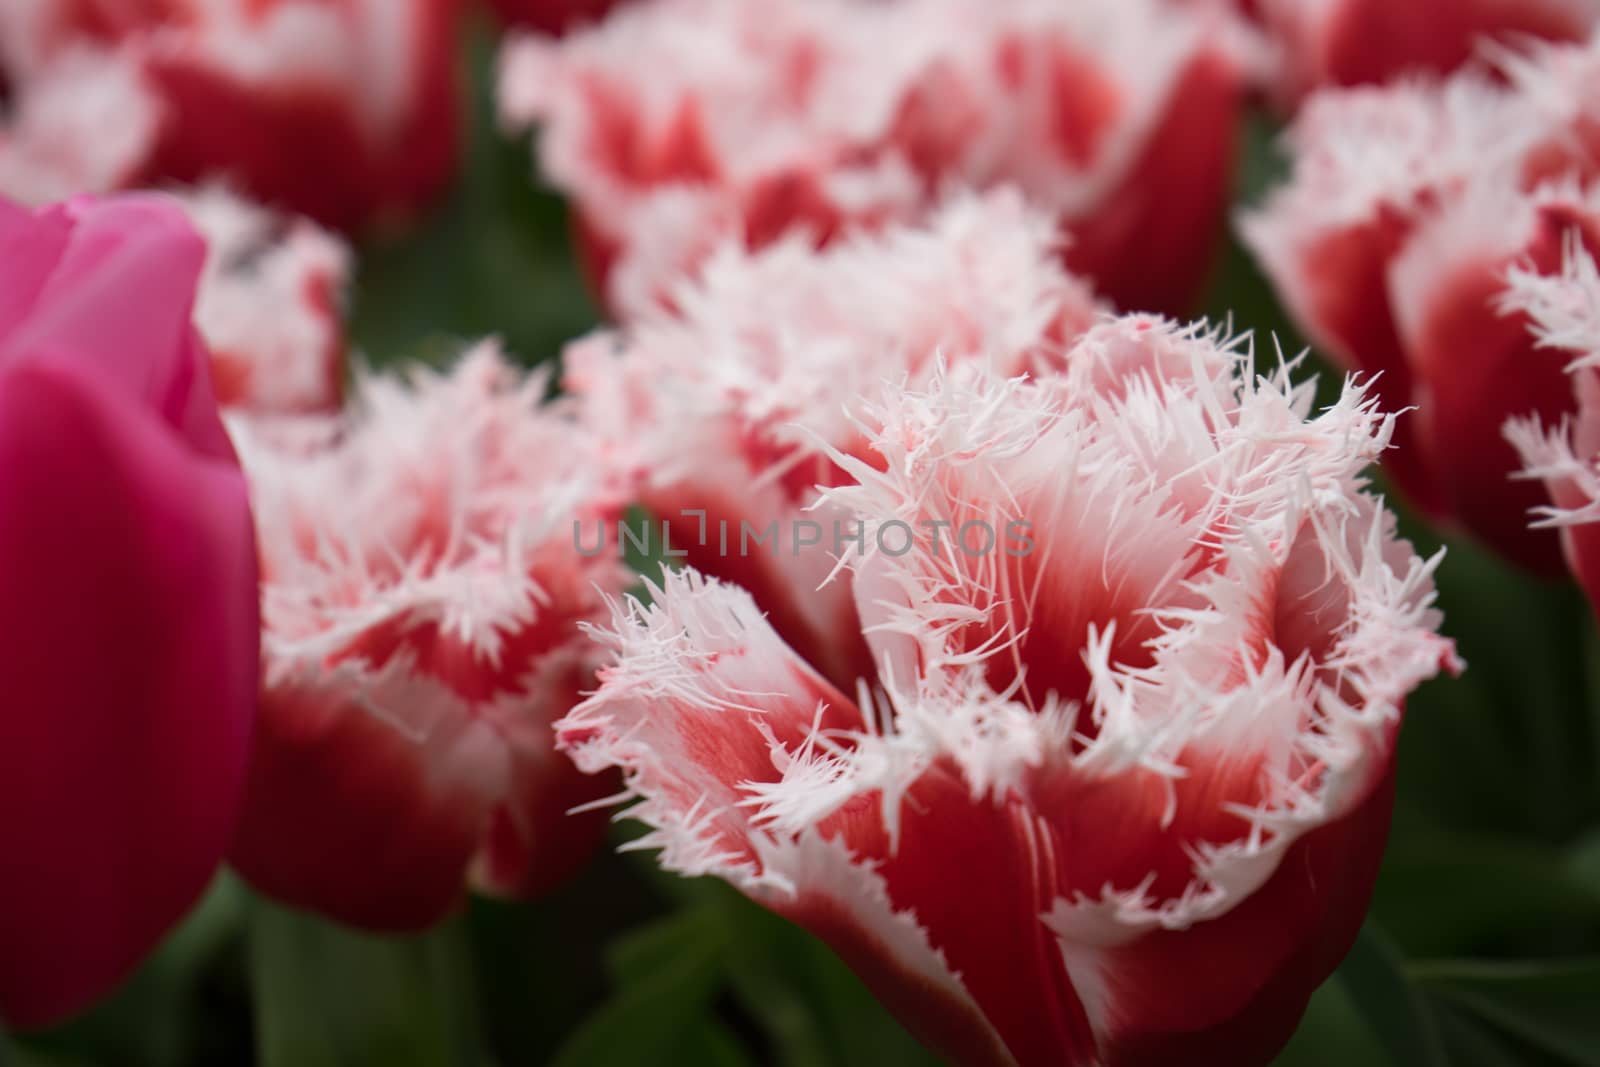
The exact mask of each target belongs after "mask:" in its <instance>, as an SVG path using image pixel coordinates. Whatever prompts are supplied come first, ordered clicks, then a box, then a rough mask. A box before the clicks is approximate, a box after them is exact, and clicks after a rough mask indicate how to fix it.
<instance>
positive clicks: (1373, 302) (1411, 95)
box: [1241, 44, 1600, 571]
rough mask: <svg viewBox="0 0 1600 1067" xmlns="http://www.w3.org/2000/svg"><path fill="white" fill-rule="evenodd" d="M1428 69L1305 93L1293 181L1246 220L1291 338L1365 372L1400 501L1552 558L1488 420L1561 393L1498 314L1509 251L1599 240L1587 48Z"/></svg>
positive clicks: (1538, 558)
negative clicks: (1395, 413)
mask: <svg viewBox="0 0 1600 1067" xmlns="http://www.w3.org/2000/svg"><path fill="white" fill-rule="evenodd" d="M1502 74H1503V79H1504V80H1494V79H1491V78H1489V77H1487V76H1485V75H1483V74H1480V73H1477V72H1469V73H1465V74H1461V75H1458V76H1456V77H1455V78H1454V79H1452V80H1450V81H1448V82H1444V83H1440V84H1420V83H1407V84H1403V85H1398V86H1393V87H1390V88H1386V89H1356V90H1347V91H1340V92H1326V93H1322V94H1318V95H1317V96H1315V97H1313V98H1312V99H1311V100H1310V101H1308V102H1307V105H1306V108H1305V110H1304V111H1303V113H1302V114H1301V116H1300V118H1299V120H1298V122H1297V123H1296V125H1295V126H1294V128H1293V130H1292V131H1291V134H1290V138H1289V146H1290V149H1291V151H1292V154H1293V157H1294V171H1293V174H1292V177H1291V178H1290V180H1289V182H1288V184H1287V185H1286V186H1284V187H1282V188H1280V189H1278V190H1276V191H1275V192H1274V193H1273V194H1272V195H1271V196H1270V197H1269V199H1268V200H1267V202H1266V204H1265V205H1264V206H1263V207H1262V208H1260V209H1258V210H1256V211H1254V212H1251V213H1249V214H1247V215H1246V217H1245V218H1244V220H1243V223H1242V227H1241V229H1242V232H1243V235H1244V237H1245V239H1246V241H1247V243H1248V244H1250V246H1251V247H1252V249H1253V250H1254V252H1255V254H1256V256H1257V258H1258V259H1259V260H1260V262H1261V263H1262V265H1263V266H1264V268H1265V269H1266V271H1267V274H1268V275H1269V277H1270V278H1271V279H1272V281H1273V282H1274V284H1275V286H1276V287H1277V290H1278V293H1279V295H1280V296H1281V297H1282V298H1283V300H1284V301H1285V303H1286V304H1287V306H1288V308H1289V310H1290V312H1291V313H1292V314H1293V315H1294V317H1295V319H1296V320H1297V322H1298V324H1299V325H1300V327H1301V328H1302V329H1303V330H1304V332H1305V333H1306V335H1307V336H1308V337H1309V338H1310V339H1311V340H1312V341H1313V342H1314V343H1316V344H1317V346H1318V347H1319V348H1320V349H1321V350H1322V351H1323V352H1324V353H1326V354H1327V355H1328V356H1330V357H1331V358H1333V359H1334V360H1335V361H1337V362H1338V363H1340V364H1341V365H1342V366H1345V367H1347V368H1349V369H1352V370H1360V371H1362V372H1365V373H1369V374H1379V375H1381V377H1380V378H1379V379H1378V381H1377V384H1376V388H1377V389H1378V390H1379V391H1380V393H1381V395H1382V397H1383V399H1384V405H1385V406H1386V407H1387V408H1389V409H1391V410H1400V409H1403V408H1408V407H1413V406H1414V407H1415V408H1416V409H1417V413H1416V415H1415V416H1414V417H1413V418H1411V419H1409V420H1407V421H1405V422H1403V423H1402V424H1401V427H1400V430H1399V433H1398V435H1397V437H1396V442H1395V443H1396V446H1397V447H1396V449H1395V451H1394V452H1393V453H1392V454H1391V455H1390V456H1389V457H1388V458H1387V460H1386V463H1387V468H1388V470H1389V472H1390V473H1391V474H1392V475H1393V476H1394V478H1395V479H1396V480H1397V481H1398V483H1399V484H1400V486H1401V487H1402V488H1403V489H1404V490H1405V491H1406V493H1407V495H1408V496H1409V497H1410V498H1411V500H1412V501H1413V503H1415V504H1416V505H1418V506H1419V507H1420V508H1422V509H1423V510H1424V511H1426V512H1428V513H1429V514H1430V515H1432V516H1433V517H1434V518H1436V519H1439V520H1442V521H1445V522H1447V523H1451V524H1455V525H1459V526H1461V527H1464V528H1465V529H1467V530H1468V531H1470V532H1472V533H1474V534H1476V535H1477V536H1478V537H1480V538H1481V539H1482V540H1484V541H1485V542H1486V543H1488V544H1489V545H1491V546H1492V547H1494V548H1496V549H1498V550H1499V551H1500V552H1501V553H1502V554H1504V555H1506V556H1507V557H1508V558H1510V559H1513V560H1515V561H1517V562H1520V563H1522V564H1524V565H1527V566H1529V567H1533V568H1536V569H1540V570H1546V571H1549V570H1553V569H1558V568H1559V565H1560V564H1559V549H1558V545H1557V544H1556V539H1555V537H1554V535H1553V534H1551V533H1549V532H1548V531H1530V530H1529V529H1528V528H1527V524H1526V521H1525V518H1526V514H1527V512H1528V509H1530V508H1532V507H1536V506H1538V505H1540V504H1542V503H1545V502H1546V499H1545V497H1544V495H1543V492H1542V490H1541V489H1540V488H1539V487H1538V486H1537V485H1536V484H1533V483H1530V482H1525V481H1523V482H1518V481H1512V480H1511V479H1510V477H1509V475H1510V474H1511V473H1512V472H1514V471H1516V470H1517V469H1519V468H1520V466H1521V464H1520V461H1519V460H1518V458H1517V456H1516V454H1515V453H1514V451H1513V450H1512V448H1511V447H1510V445H1509V444H1508V443H1507V442H1506V441H1505V440H1504V438H1503V437H1502V435H1501V432H1500V429H1501V426H1502V425H1503V424H1504V423H1505V421H1506V420H1507V419H1508V418H1511V417H1517V416H1529V415H1537V416H1540V417H1542V418H1544V419H1546V420H1551V419H1555V418H1559V417H1560V416H1561V415H1562V414H1563V413H1565V412H1568V411H1570V410H1571V409H1572V405H1573V401H1572V392H1571V389H1570V387H1569V385H1568V383H1567V381H1566V376H1565V374H1564V373H1563V369H1562V365H1561V361H1560V360H1559V359H1553V358H1550V357H1549V356H1548V355H1547V354H1541V353H1538V352H1536V351H1535V350H1534V338H1533V336H1532V334H1531V333H1530V332H1529V330H1528V322H1527V320H1526V318H1525V317H1520V318H1519V317H1518V316H1516V315H1507V314H1505V313H1503V311H1502V306H1501V297H1502V296H1503V295H1504V293H1505V290H1506V275H1507V272H1508V271H1509V270H1511V268H1513V267H1514V266H1521V267H1523V268H1525V269H1528V270H1532V271H1534V272H1536V273H1540V274H1551V273H1559V271H1560V269H1561V250H1562V247H1563V244H1564V242H1566V241H1567V240H1568V239H1569V238H1570V237H1571V236H1572V235H1577V237H1578V238H1579V239H1581V240H1582V241H1583V242H1584V243H1585V244H1586V245H1587V246H1589V247H1596V244H1595V243H1596V241H1597V240H1600V195H1597V193H1596V191H1595V190H1594V189H1593V188H1592V187H1591V186H1590V185H1589V184H1587V183H1589V182H1591V181H1593V180H1594V179H1596V178H1600V152H1597V151H1596V149H1600V142H1596V141H1595V139H1594V136H1593V129H1594V126H1593V121H1592V119H1593V117H1600V93H1597V92H1595V91H1594V90H1595V89H1600V44H1596V45H1590V46H1586V47H1584V48H1554V47H1550V48H1545V49H1541V50H1538V51H1536V52H1534V53H1532V54H1530V55H1528V56H1523V57H1508V58H1506V59H1505V60H1504V62H1503V69H1502Z"/></svg>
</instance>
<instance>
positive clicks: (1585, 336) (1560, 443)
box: [1504, 241, 1600, 606]
mask: <svg viewBox="0 0 1600 1067" xmlns="http://www.w3.org/2000/svg"><path fill="white" fill-rule="evenodd" d="M1504 303H1505V307H1506V310H1507V311H1509V312H1511V313H1513V314H1516V315H1520V316H1523V317H1525V318H1526V319H1527V320H1528V321H1530V322H1531V323H1532V328H1533V331H1534V335H1535V337H1536V339H1537V343H1538V345H1539V348H1540V350H1541V352H1542V353H1543V354H1545V355H1547V356H1550V357H1553V358H1559V359H1560V360H1561V361H1562V362H1564V363H1565V364H1566V367H1567V372H1568V376H1569V379H1570V381H1571V384H1572V389H1573V394H1574V398H1575V401H1576V405H1577V410H1576V413H1575V414H1574V415H1572V416H1571V417H1570V418H1568V419H1565V420H1562V421H1560V422H1557V423H1554V424H1550V423H1543V424H1542V423H1541V420H1540V419H1538V418H1537V417H1524V418H1519V419H1513V420H1512V421H1511V422H1509V423H1508V424H1507V426H1506V437H1507V439H1508V440H1509V441H1510V442H1511V443H1512V444H1513V445H1514V446H1515V447H1516V449H1517V452H1518V453H1519V455H1520V456H1521V457H1522V460H1523V463H1524V464H1525V470H1524V474H1525V476H1527V477H1529V478H1532V479H1537V480H1538V481H1540V482H1541V483H1542V484H1543V485H1544V486H1545V488H1546V489H1547V490H1548V491H1549V494H1550V500H1551V503H1550V505H1549V506H1547V507H1544V508H1541V509H1540V510H1539V511H1538V512H1537V513H1536V515H1535V516H1534V518H1535V519H1536V520H1537V521H1536V523H1535V525H1537V526H1540V527H1542V528H1547V529H1555V530H1559V531H1560V534H1561V540H1562V546H1563V548H1564V550H1565V553H1566V559H1567V563H1568V565H1569V566H1570V567H1571V568H1572V573H1573V574H1574V575H1576V576H1577V578H1578V580H1579V581H1580V582H1582V583H1583V587H1584V589H1585V590H1586V591H1587V592H1588V594H1589V600H1590V601H1591V603H1593V604H1595V605H1597V606H1600V525H1596V524H1597V523H1600V378H1597V377H1596V375H1595V371H1596V368H1597V367H1600V269H1597V268H1596V266H1595V261H1594V258H1593V255H1592V253H1591V252H1590V251H1589V250H1588V248H1587V247H1585V246H1584V245H1583V244H1581V243H1580V242H1577V241H1572V242H1569V244H1568V245H1567V248H1566V250H1565V258H1564V260H1563V263H1562V270H1561V271H1560V272H1559V273H1556V274H1539V273H1537V272H1534V271H1531V270H1528V269H1520V270H1517V271H1514V272H1513V273H1512V275H1511V277H1510V279H1509V283H1508V286H1507V291H1506V294H1505V297H1504Z"/></svg>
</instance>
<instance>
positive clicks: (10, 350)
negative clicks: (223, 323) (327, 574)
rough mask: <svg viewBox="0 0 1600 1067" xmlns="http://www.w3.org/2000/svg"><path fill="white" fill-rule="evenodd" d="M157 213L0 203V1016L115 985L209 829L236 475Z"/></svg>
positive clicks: (242, 680) (190, 888)
mask: <svg viewBox="0 0 1600 1067" xmlns="http://www.w3.org/2000/svg"><path fill="white" fill-rule="evenodd" d="M204 251H205V250H204V246H203V245H202V244H201V242H200V239H199V238H198V236H197V235H196V234H195V233H194V231H193V229H192V228H191V227H190V226H189V225H188V223H187V222H186V221H185V219H184V216H183V213H182V212H181V211H180V210H179V209H178V208H177V206H176V205H175V204H171V203H169V202H167V201H165V200H164V199H160V198H155V197H128V198H119V199H111V200H104V201H93V200H77V201H73V202H71V203H68V204H65V205H62V206H59V207H53V208H50V209H47V210H44V211H41V212H39V213H37V214H30V213H29V212H27V211H25V210H23V209H20V208H17V207H14V206H12V205H10V204H8V203H4V202H0V409H3V410H0V603H4V604H5V605H6V608H7V611H8V612H9V615H8V618H9V622H7V623H6V625H5V646H6V651H5V654H4V655H3V656H0V685H3V686H4V688H5V692H6V702H5V711H4V712H3V713H0V854H3V855H4V856H5V857H6V869H5V874H4V877H0V1019H3V1020H4V1021H5V1022H6V1023H7V1024H10V1025H13V1026H39V1025H47V1024H50V1023H53V1022H56V1021H59V1020H61V1019H62V1018H64V1017H66V1016H68V1015H71V1014H72V1013H74V1012H76V1011H78V1010H80V1009H82V1008H84V1007H86V1006H87V1005H88V1004H89V1003H90V1002H92V1001H93V1000H95V999H96V998H98V997H99V996H101V995H102V994H104V993H106V992H107V991H108V990H109V989H110V988H111V987H112V986H113V985H115V984H116V983H117V982H118V981H120V980H121V979H122V978H123V977H124V976H125V975H126V974H127V973H128V972H129V971H130V970H132V969H133V967H134V966H135V965H136V964H137V963H138V962H139V960H140V959H141V958H142V957H143V956H144V954H145V953H147V952H148V951H149V950H150V949H151V948H152V947H153V946H154V945H155V943H156V942H157V941H158V940H159V939H160V938H161V936H162V935H163V934H164V933H165V932H166V931H167V930H168V928H170V927H171V926H172V925H173V924H174V923H175V922H176V921H177V920H178V919H179V918H180V917H181V916H182V915H183V914H184V913H185V912H186V911H187V910H188V909H189V907H190V906H191V905H192V904H193V903H194V901H195V900H196V899H197V898H198V897H199V895H200V893H201V891H202V890H203V889H204V888H205V886H206V884H207V882H208V881H209V880H210V878H211V876H212V874H213V872H214V871H215V870H216V867H217V864H218V862H219V861H220V860H221V858H222V854H223V850H224V849H225V847H226V846H227V842H228V839H229V836H230V835H231V833H232V831H233V825H234V819H235V815H236V813H237V811H238V804H239V796H240V791H241V787H242V785H243V781H244V772H245V765H246V759H247V755H248V746H249V740H250V734H251V723H252V719H253V717H254V714H255V705H256V683H257V674H258V658H259V656H258V649H259V631H258V612H257V588H256V555H255V549H254V542H253V538H252V533H251V522H250V512H249V507H248V502H247V495H246V490H245V484H244V478H243V476H242V475H241V474H240V472H239V466H238V463H237V461H236V460H235V458H234V455H233V452H232V450H231V449H230V447H229V445H228V439H227V437H226V435H225V434H224V433H223V429H222V425H221V423H220V421H219V420H218V416H217V407H216V403H215V402H214V401H213V399H212V397H211V387H210V381H209V378H208V376H207V367H206V360H205V354H204V350H203V349H202V348H201V346H200V343H199V341H198V338H197V337H196V335H195V331H194V328H193V326H192V325H191V322H190V316H191V311H192V307H193V303H194V295H195V284H196V281H197V279H198V277H199V274H200V270H201V261H202V259H203V257H204Z"/></svg>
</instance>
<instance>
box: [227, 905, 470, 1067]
mask: <svg viewBox="0 0 1600 1067" xmlns="http://www.w3.org/2000/svg"><path fill="white" fill-rule="evenodd" d="M451 935H452V934H451V928H450V927H447V928H446V929H445V930H444V931H441V932H438V933H434V934H430V935H427V936H425V937H414V938H383V937H375V936H372V935H369V934H361V933H356V932H354V931H351V930H346V929H343V928H341V927H338V926H334V925H333V924H331V923H328V922H325V921H323V920H320V919H317V918H314V917H311V916H307V915H300V914H297V913H295V912H291V911H288V910H286V909H284V908H280V907H278V906H276V905H273V904H270V903H267V902H265V901H261V902H258V903H257V905H256V906H255V908H254V909H253V914H252V916H251V924H250V970H251V977H252V985H253V989H254V993H255V1004H256V1035H257V1050H258V1054H259V1057H260V1062H261V1067H366V1065H367V1064H383V1065H384V1067H446V1065H448V1067H472V1065H473V1064H475V1063H477V1062H480V1061H481V1056H480V1055H479V1054H478V1053H477V1052H476V1050H475V1049H473V1048H472V1047H471V1045H472V1041H471V1039H470V1036H469V1035H470V1034H471V1033H473V1032H474V1028H473V1027H472V1026H471V1025H470V1024H467V1023H463V1022H462V1021H460V1020H458V1019H455V1018H452V1010H451V1009H452V1004H451V1001H450V1000H449V995H450V993H451V992H452V991H454V990H458V989H459V983H460V982H461V981H462V978H463V974H462V970H461V969H460V968H458V967H456V966H454V965H453V964H451V963H449V962H448V961H447V959H446V957H448V955H449V952H448V951H447V950H446V949H444V948H443V947H442V945H441V942H440V939H441V938H447V937H450V936H451Z"/></svg>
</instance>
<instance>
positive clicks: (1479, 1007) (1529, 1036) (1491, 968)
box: [1410, 959, 1600, 1067]
mask: <svg viewBox="0 0 1600 1067" xmlns="http://www.w3.org/2000/svg"><path fill="white" fill-rule="evenodd" d="M1410 973H1411V976H1412V978H1413V980H1414V981H1415V982H1416V983H1417V984H1418V985H1419V986H1420V987H1421V988H1423V989H1424V990H1426V991H1427V992H1428V993H1429V994H1431V995H1432V996H1433V997H1435V998H1437V999H1439V1000H1442V1001H1446V1002H1448V1003H1450V1004H1451V1005H1452V1006H1453V1007H1456V1008H1458V1009H1464V1010H1466V1011H1468V1012H1470V1013H1471V1014H1473V1015H1474V1016H1476V1017H1477V1018H1479V1019H1481V1020H1482V1021H1484V1022H1486V1023H1489V1024H1491V1025H1493V1026H1494V1027H1496V1028H1498V1029H1500V1030H1502V1031H1504V1032H1505V1033H1507V1034H1509V1035H1512V1036H1514V1037H1516V1038H1518V1039H1520V1040H1521V1041H1523V1042H1525V1043H1526V1044H1527V1045H1529V1046H1530V1047H1532V1048H1535V1049H1538V1050H1540V1051H1542V1052H1545V1053H1548V1054H1549V1055H1551V1056H1553V1057H1555V1058H1556V1059H1557V1060H1559V1061H1560V1062H1563V1063H1570V1064H1575V1065H1581V1067H1600V1012H1597V1011H1596V1008H1597V1007H1600V959H1594V960H1581V961H1576V962H1561V963H1544V962H1539V963H1426V964H1416V965H1414V966H1412V967H1411V968H1410Z"/></svg>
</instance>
